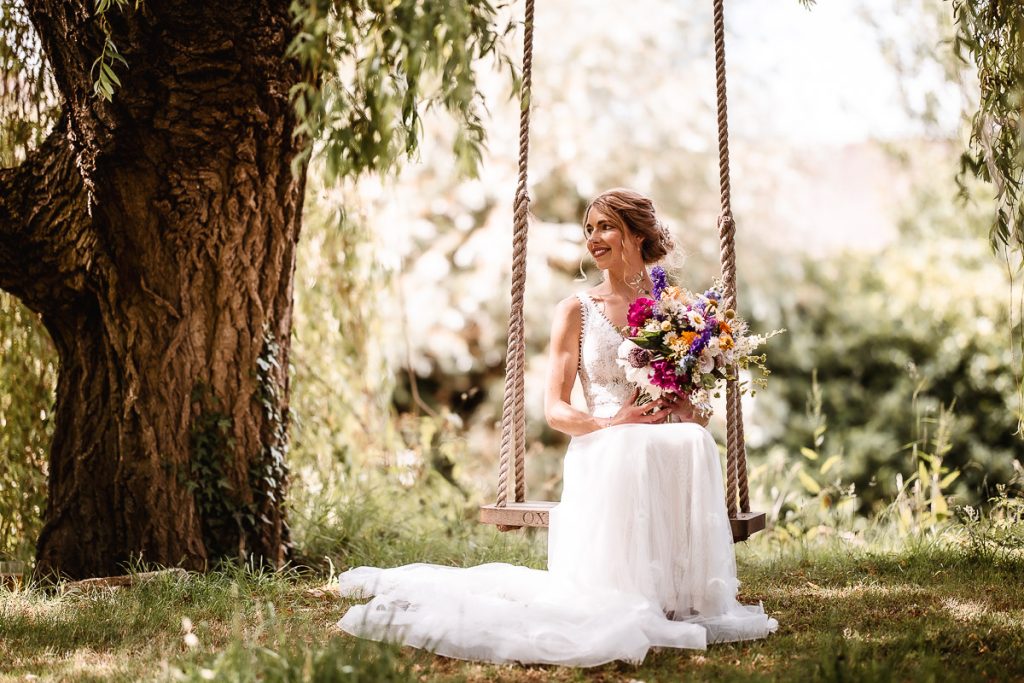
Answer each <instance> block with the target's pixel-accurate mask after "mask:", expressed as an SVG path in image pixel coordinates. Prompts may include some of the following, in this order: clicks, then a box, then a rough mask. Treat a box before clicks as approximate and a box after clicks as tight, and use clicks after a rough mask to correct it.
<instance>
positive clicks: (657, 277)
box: [651, 266, 668, 301]
mask: <svg viewBox="0 0 1024 683" xmlns="http://www.w3.org/2000/svg"><path fill="white" fill-rule="evenodd" d="M666 279H667V278H666V277H665V269H664V268H662V267H661V266H654V267H653V268H651V282H653V283H654V290H653V291H652V292H651V295H652V296H653V297H654V300H655V301H657V300H658V299H660V298H661V293H662V292H663V291H665V287H666V286H667V284H668V283H667V282H666Z"/></svg>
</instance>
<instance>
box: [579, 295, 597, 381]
mask: <svg viewBox="0 0 1024 683" xmlns="http://www.w3.org/2000/svg"><path fill="white" fill-rule="evenodd" d="M576 298H577V299H579V302H580V315H581V316H582V320H580V338H579V349H578V351H579V352H578V354H577V360H576V372H577V373H579V372H580V370H581V369H582V368H583V336H584V335H585V334H586V332H587V322H588V321H589V320H590V306H592V305H593V301H591V300H590V297H589V296H587V294H586V293H584V292H579V293H577V294H576Z"/></svg>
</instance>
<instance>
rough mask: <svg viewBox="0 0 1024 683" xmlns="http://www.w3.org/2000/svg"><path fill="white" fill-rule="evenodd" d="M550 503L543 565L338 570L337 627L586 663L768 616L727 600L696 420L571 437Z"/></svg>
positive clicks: (711, 463)
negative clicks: (557, 493) (342, 600)
mask: <svg viewBox="0 0 1024 683" xmlns="http://www.w3.org/2000/svg"><path fill="white" fill-rule="evenodd" d="M563 482H564V483H563V490H562V499H561V502H560V503H559V504H558V505H556V506H555V507H554V508H553V509H552V510H551V512H550V527H549V531H548V569H547V571H544V570H538V569H530V568H527V567H520V566H516V565H511V564H505V563H490V564H483V565H479V566H476V567H468V568H456V567H443V566H439V565H431V564H411V565H406V566H402V567H394V568H390V569H380V568H376V567H359V568H356V569H352V570H349V571H347V572H345V573H343V574H342V575H341V576H340V577H339V585H340V589H341V592H342V594H343V595H346V596H350V597H359V598H368V597H370V596H373V599H372V600H370V601H369V602H368V603H366V604H363V605H356V606H353V607H351V608H350V609H349V610H348V611H347V612H346V613H345V615H344V617H343V618H342V619H341V621H340V622H339V624H338V625H339V627H340V628H341V629H343V630H344V631H346V632H348V633H351V634H353V635H357V636H361V637H364V638H372V639H374V640H384V639H386V640H393V641H398V642H402V643H405V644H408V645H413V646H416V647H421V648H425V649H429V650H431V651H433V652H436V653H437V654H441V655H445V656H448V657H456V658H459V659H468V660H477V661H489V662H496V663H504V662H522V663H542V664H562V665H572V666H594V665H597V664H603V663H605V662H609V661H612V660H616V659H621V660H625V661H629V662H635V663H639V662H641V661H643V659H644V657H645V656H646V655H647V652H648V650H649V649H650V648H651V647H655V646H660V647H675V648H697V649H703V648H705V647H707V644H708V643H712V642H723V641H734V640H748V639H754V638H763V637H765V636H766V635H768V634H769V633H771V632H772V631H774V630H775V629H776V628H777V627H778V623H777V622H776V620H775V619H772V618H770V617H768V616H767V615H766V614H765V612H764V610H763V608H762V606H761V605H741V604H739V603H738V602H737V601H736V593H737V589H738V586H739V581H738V580H737V578H736V561H735V555H734V553H733V543H732V533H731V531H730V527H729V519H728V515H727V512H726V507H725V496H724V491H723V488H722V472H721V465H720V460H719V455H718V448H717V446H716V444H715V441H714V439H713V438H712V436H711V434H710V433H709V432H708V431H707V430H706V429H704V428H703V427H701V426H699V425H696V424H692V423H683V424H660V425H618V426H615V427H609V428H606V429H601V430H597V431H595V432H591V433H590V434H587V435H584V436H580V437H575V438H573V439H572V441H571V442H570V444H569V449H568V451H567V453H566V457H565V464H564V476H563Z"/></svg>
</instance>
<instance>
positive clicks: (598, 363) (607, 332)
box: [576, 294, 633, 417]
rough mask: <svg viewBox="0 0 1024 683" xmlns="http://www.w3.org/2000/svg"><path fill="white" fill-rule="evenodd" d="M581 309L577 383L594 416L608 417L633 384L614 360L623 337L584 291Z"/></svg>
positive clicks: (620, 404) (624, 400) (629, 391)
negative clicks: (581, 323)
mask: <svg viewBox="0 0 1024 683" xmlns="http://www.w3.org/2000/svg"><path fill="white" fill-rule="evenodd" d="M576 297H577V298H578V299H579V300H580V304H581V306H580V308H581V310H582V312H583V327H582V329H581V331H580V365H579V376H580V383H581V384H582V385H583V395H584V397H585V398H586V400H587V408H588V409H589V410H590V414H591V415H594V416H595V417H611V416H612V415H614V414H615V413H617V412H618V410H619V408H620V407H621V406H622V404H623V403H625V402H626V400H627V399H629V396H630V394H631V393H632V391H633V386H632V385H631V384H630V383H629V382H628V381H626V376H625V374H624V373H623V371H622V368H621V367H619V365H618V363H616V362H615V360H616V358H617V356H618V350H619V345H620V344H621V343H622V340H623V336H622V334H621V333H620V332H619V330H618V329H617V328H616V327H615V326H614V325H612V323H611V321H610V320H608V318H607V317H606V316H605V314H604V313H603V312H602V311H601V309H600V308H599V307H598V305H597V303H595V302H594V300H593V299H591V298H590V296H589V295H587V294H577V295H576Z"/></svg>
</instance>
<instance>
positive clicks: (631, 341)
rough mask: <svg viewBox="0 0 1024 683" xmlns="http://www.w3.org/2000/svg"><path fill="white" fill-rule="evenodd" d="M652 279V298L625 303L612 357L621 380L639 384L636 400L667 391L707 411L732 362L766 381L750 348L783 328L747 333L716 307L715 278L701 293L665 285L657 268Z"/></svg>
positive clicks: (717, 289) (758, 357)
mask: <svg viewBox="0 0 1024 683" xmlns="http://www.w3.org/2000/svg"><path fill="white" fill-rule="evenodd" d="M651 279H652V280H653V282H654V290H653V292H652V298H647V297H641V298H639V299H637V300H636V301H634V302H633V303H632V304H630V307H629V313H628V318H627V322H628V324H629V329H628V332H629V335H628V337H627V338H626V340H625V341H623V342H622V344H620V345H619V350H618V359H617V362H618V364H619V365H620V366H621V367H622V368H623V370H624V371H625V373H626V379H627V380H629V381H630V382H632V383H634V384H636V385H637V386H639V387H640V389H641V396H640V399H639V402H646V401H650V400H655V399H657V398H660V397H661V395H662V394H666V393H672V394H676V395H679V396H686V397H688V398H689V399H690V403H691V404H692V405H693V407H694V409H696V410H697V411H699V412H700V413H701V414H702V415H707V414H710V412H711V395H712V394H714V395H715V396H718V395H719V390H720V389H721V385H722V384H724V382H725V381H726V380H728V379H732V377H731V376H730V375H729V374H728V373H729V372H730V371H731V370H732V369H733V368H734V367H739V368H744V369H747V368H756V369H758V370H759V371H760V375H761V376H760V377H758V378H757V379H755V380H754V383H755V384H757V385H758V386H761V387H763V386H764V385H765V382H766V379H765V378H766V377H767V375H768V369H767V368H766V367H765V364H764V363H765V360H766V357H765V356H764V355H754V351H756V350H757V348H758V347H759V346H761V344H763V343H764V342H765V341H766V340H768V339H769V338H771V337H773V336H775V335H776V334H779V333H781V332H782V331H783V330H775V331H773V332H771V333H769V334H766V335H761V334H749V333H748V330H747V323H746V322H745V321H744V320H742V319H740V318H738V317H737V316H736V312H735V311H733V310H732V309H726V310H720V308H719V302H720V301H721V300H722V296H723V295H722V292H723V286H722V283H721V281H720V280H715V283H714V284H713V285H712V287H711V288H710V289H708V290H707V291H706V292H704V293H703V294H694V293H693V292H690V291H688V290H686V289H682V288H680V287H672V286H667V284H666V278H665V271H664V270H662V269H661V268H660V267H655V268H653V269H652V270H651ZM741 390H742V387H741Z"/></svg>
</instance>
